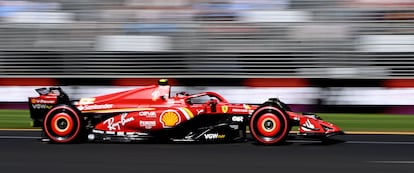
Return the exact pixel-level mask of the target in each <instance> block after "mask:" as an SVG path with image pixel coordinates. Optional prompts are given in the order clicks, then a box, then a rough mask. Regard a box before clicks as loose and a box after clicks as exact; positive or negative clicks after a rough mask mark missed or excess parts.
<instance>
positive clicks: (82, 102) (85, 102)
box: [79, 98, 95, 105]
mask: <svg viewBox="0 0 414 173" xmlns="http://www.w3.org/2000/svg"><path fill="white" fill-rule="evenodd" d="M94 103H95V98H81V99H80V100H79V104H80V105H89V104H94Z"/></svg>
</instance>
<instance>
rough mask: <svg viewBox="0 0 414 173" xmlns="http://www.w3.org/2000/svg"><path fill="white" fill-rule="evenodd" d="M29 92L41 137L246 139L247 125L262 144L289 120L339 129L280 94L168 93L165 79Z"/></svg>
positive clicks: (283, 131) (311, 130) (323, 133)
mask: <svg viewBox="0 0 414 173" xmlns="http://www.w3.org/2000/svg"><path fill="white" fill-rule="evenodd" d="M36 91H37V92H38V93H39V96H38V97H29V104H30V115H31V118H32V119H33V121H34V125H35V126H41V127H42V129H43V134H44V135H43V137H44V138H43V139H44V141H50V142H53V143H72V142H79V141H118V142H128V141H160V142H161V141H163V142H167V141H188V142H232V141H245V140H246V139H247V138H246V128H247V127H249V130H250V133H251V136H252V138H253V139H254V140H256V141H257V142H258V143H260V144H266V145H271V144H280V143H282V142H283V141H284V140H285V139H286V137H287V135H288V134H289V132H290V130H291V128H292V126H299V131H298V135H303V136H310V137H321V138H326V137H329V136H332V135H337V134H343V132H342V131H341V130H340V129H339V128H338V127H337V126H335V125H333V124H331V123H328V122H325V121H323V120H322V119H321V118H319V117H318V116H316V115H314V114H304V113H296V112H293V111H291V110H290V108H289V107H288V106H287V105H286V104H284V103H283V102H282V101H280V100H279V99H272V98H271V99H269V100H267V101H266V102H264V103H263V104H260V105H248V104H234V103H229V102H228V101H227V100H226V99H225V98H223V97H222V96H221V95H219V94H217V93H215V92H202V93H198V94H187V93H184V92H182V93H177V94H176V95H175V96H170V92H171V90H170V85H169V84H168V81H167V80H165V79H163V80H159V81H158V84H157V85H152V86H147V87H141V88H137V89H131V90H127V91H122V92H117V93H112V94H107V95H102V96H97V97H91V98H81V99H79V100H70V99H69V97H68V95H67V94H65V92H63V90H62V89H61V88H60V87H50V88H39V89H36Z"/></svg>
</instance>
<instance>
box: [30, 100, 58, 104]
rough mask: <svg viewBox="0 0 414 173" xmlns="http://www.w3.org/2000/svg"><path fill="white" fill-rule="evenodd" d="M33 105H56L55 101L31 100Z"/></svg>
mask: <svg viewBox="0 0 414 173" xmlns="http://www.w3.org/2000/svg"><path fill="white" fill-rule="evenodd" d="M30 102H31V103H32V104H55V103H56V101H55V100H44V99H31V100H30Z"/></svg>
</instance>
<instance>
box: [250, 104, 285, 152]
mask: <svg viewBox="0 0 414 173" xmlns="http://www.w3.org/2000/svg"><path fill="white" fill-rule="evenodd" d="M265 109H272V110H275V111H277V112H279V113H280V115H284V114H283V113H282V112H281V111H280V110H279V109H276V108H274V107H272V106H265V107H262V108H260V109H258V110H257V111H256V113H255V114H254V115H253V116H252V118H251V121H250V127H251V128H250V132H251V133H252V135H253V136H254V138H255V139H256V140H259V141H260V142H261V143H264V144H274V143H277V142H279V141H280V140H282V137H283V136H285V135H286V134H287V133H288V132H289V131H288V129H287V128H288V126H289V125H288V124H287V123H288V120H287V118H286V116H282V117H283V119H282V120H283V121H284V122H285V123H286V124H285V125H284V128H283V129H282V131H283V133H282V134H281V135H280V136H279V137H278V138H275V139H273V140H271V141H266V140H263V139H262V138H261V137H259V136H258V134H257V132H256V130H255V128H253V127H254V124H253V122H254V121H253V120H254V119H255V118H256V116H257V115H258V113H260V112H261V111H262V110H265Z"/></svg>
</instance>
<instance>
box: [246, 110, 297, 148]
mask: <svg viewBox="0 0 414 173" xmlns="http://www.w3.org/2000/svg"><path fill="white" fill-rule="evenodd" d="M249 128H250V133H251V135H252V137H253V138H254V139H255V140H256V141H257V142H258V143H259V144H263V145H277V144H281V143H283V142H284V141H285V139H286V137H287V136H288V134H289V131H290V130H291V124H290V119H289V116H288V114H287V113H286V112H284V111H283V110H281V109H279V108H277V107H275V106H271V105H264V106H262V107H259V108H258V109H256V111H255V112H253V114H252V116H251V118H250V123H249Z"/></svg>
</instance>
